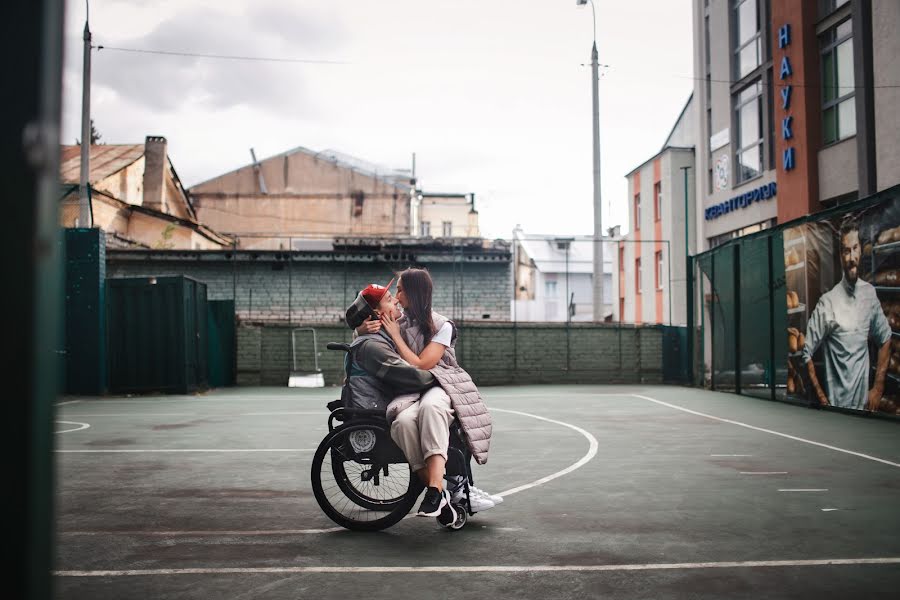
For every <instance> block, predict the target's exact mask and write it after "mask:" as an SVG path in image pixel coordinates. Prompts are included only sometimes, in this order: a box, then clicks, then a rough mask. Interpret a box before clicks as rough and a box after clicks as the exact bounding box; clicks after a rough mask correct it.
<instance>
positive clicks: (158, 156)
mask: <svg viewBox="0 0 900 600" xmlns="http://www.w3.org/2000/svg"><path fill="white" fill-rule="evenodd" d="M166 162H167V158H166V138H164V137H162V136H161V135H148V136H147V139H146V140H145V141H144V202H143V204H144V206H145V207H146V208H152V209H153V210H158V211H159V212H166V210H165V209H166V202H165V190H166V185H165V182H166Z"/></svg>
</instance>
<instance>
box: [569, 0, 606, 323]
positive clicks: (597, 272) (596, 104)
mask: <svg viewBox="0 0 900 600" xmlns="http://www.w3.org/2000/svg"><path fill="white" fill-rule="evenodd" d="M575 1H576V5H578V6H584V5H585V4H587V3H588V2H590V3H591V15H592V16H593V25H594V45H593V46H592V47H591V100H592V113H593V127H592V133H593V143H594V144H593V150H594V152H593V163H594V165H593V171H594V244H593V246H594V294H593V295H594V321H595V322H598V321H603V316H604V315H603V312H604V311H603V278H604V271H605V269H604V264H603V205H602V203H601V199H600V96H599V79H600V78H599V75H598V72H597V70H598V68H599V63H598V60H597V59H598V56H597V13H596V11H595V9H594V0H575Z"/></svg>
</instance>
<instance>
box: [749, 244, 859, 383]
mask: <svg viewBox="0 0 900 600" xmlns="http://www.w3.org/2000/svg"><path fill="white" fill-rule="evenodd" d="M766 248H767V250H768V252H767V257H768V260H767V262H768V264H767V265H766V266H767V270H768V272H769V369H768V373H769V381H768V384H769V392H770V395H771V399H772V400H775V399H776V397H775V287H774V282H773V281H772V260H773V259H774V256H773V250H772V236H771V235H770V236H768V237H766ZM873 254H874V253H873Z"/></svg>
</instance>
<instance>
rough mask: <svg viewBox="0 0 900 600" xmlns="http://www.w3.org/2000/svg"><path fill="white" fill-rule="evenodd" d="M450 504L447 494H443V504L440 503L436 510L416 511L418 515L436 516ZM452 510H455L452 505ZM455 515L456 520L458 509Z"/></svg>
mask: <svg viewBox="0 0 900 600" xmlns="http://www.w3.org/2000/svg"><path fill="white" fill-rule="evenodd" d="M448 504H449V503H448V502H447V498H446V496H443V495H442V496H441V504H440V506H438V508H437V510H436V511H434V512H430V513H426V512H422V511H421V510H420V511H419V512H417V513H416V516H417V517H436V516H438V515H439V514H441V511H442V510H443V509H444V507H445V506H447V505H448ZM450 510H453V507H452V506H451V507H450ZM453 515H454V516H453V520H454V521H455V520H456V511H454V512H453Z"/></svg>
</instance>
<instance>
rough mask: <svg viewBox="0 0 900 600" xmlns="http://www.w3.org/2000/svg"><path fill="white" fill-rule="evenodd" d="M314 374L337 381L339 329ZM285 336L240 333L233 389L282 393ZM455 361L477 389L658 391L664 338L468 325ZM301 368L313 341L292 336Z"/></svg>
mask: <svg viewBox="0 0 900 600" xmlns="http://www.w3.org/2000/svg"><path fill="white" fill-rule="evenodd" d="M315 329H316V337H317V342H318V351H319V368H320V369H321V370H322V373H323V375H324V377H325V383H326V385H338V384H340V382H341V380H342V378H343V362H342V361H343V353H342V352H335V351H330V350H326V349H325V344H326V343H328V342H346V341H349V340H350V331H349V330H348V329H346V328H345V327H343V326H338V325H328V324H326V325H317V326H316V327H315ZM290 332H291V328H290V327H288V326H286V325H275V324H249V323H244V324H242V325H241V326H240V327H238V332H237V340H238V341H237V346H238V349H237V352H238V373H237V377H238V385H277V386H284V385H287V380H288V375H289V373H290V370H291V345H290V344H291V333H290ZM457 356H458V358H459V362H460V364H461V365H462V366H463V368H465V369H466V370H467V371H469V373H470V374H471V375H472V378H473V379H474V380H475V382H476V383H478V384H479V385H510V384H512V385H515V384H526V383H661V382H662V333H661V330H660V329H658V328H656V327H633V326H621V327H619V326H598V325H590V324H573V325H571V326H570V328H569V329H568V332H567V329H566V327H565V325H564V324H559V323H554V324H534V323H530V324H527V325H517V326H514V325H513V324H512V323H471V324H464V325H463V326H462V327H461V328H460V336H459V344H458V345H457ZM297 359H298V363H300V364H299V366H300V368H301V369H303V370H311V368H312V366H313V365H314V360H313V351H312V339H311V334H309V333H306V332H303V333H299V334H297Z"/></svg>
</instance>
